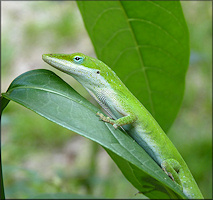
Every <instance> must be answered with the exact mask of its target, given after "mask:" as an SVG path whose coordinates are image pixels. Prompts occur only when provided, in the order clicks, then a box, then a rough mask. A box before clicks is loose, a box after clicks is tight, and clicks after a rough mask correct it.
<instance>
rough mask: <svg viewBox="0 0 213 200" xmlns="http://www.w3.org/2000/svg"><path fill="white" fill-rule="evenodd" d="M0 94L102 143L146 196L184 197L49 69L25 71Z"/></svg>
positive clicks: (127, 138) (126, 138)
mask: <svg viewBox="0 0 213 200" xmlns="http://www.w3.org/2000/svg"><path fill="white" fill-rule="evenodd" d="M2 96H3V97H4V98H7V99H9V100H12V101H15V102H17V103H19V104H21V105H23V106H25V107H27V108H29V109H30V110H32V111H34V112H36V113H38V114H39V115H41V116H43V117H45V118H47V119H49V120H50V121H53V122H55V123H57V124H59V125H60V126H63V127H65V128H67V129H69V130H72V131H75V132H76V133H78V134H80V135H82V136H84V137H87V138H89V139H91V140H93V141H95V142H97V143H99V144H100V145H102V146H103V147H104V148H105V149H106V150H107V151H108V152H109V154H110V156H111V157H112V158H113V159H114V160H115V162H116V164H117V165H118V166H120V165H121V163H120V162H122V163H123V164H125V165H126V166H122V170H124V168H125V167H126V168H127V169H129V171H125V173H124V175H125V176H126V177H128V180H129V181H130V182H131V183H132V184H133V185H135V187H136V188H137V189H138V190H139V191H140V192H142V193H146V195H147V196H148V197H152V198H153V197H155V198H161V197H162V198H165V197H167V198H172V197H173V196H176V197H177V196H180V197H181V198H185V195H184V194H183V193H182V191H180V190H179V187H178V186H177V185H176V183H174V182H173V181H172V180H171V179H170V178H169V177H168V176H167V175H166V174H165V173H164V172H163V170H162V169H161V168H160V167H159V166H158V165H157V164H156V162H154V160H153V159H152V158H151V157H150V156H149V155H148V154H147V153H146V152H145V151H144V150H143V148H141V147H140V146H139V145H138V144H137V143H136V142H135V141H134V140H133V139H132V138H131V137H130V136H129V135H127V134H125V133H124V132H122V131H120V130H118V129H117V130H115V129H114V128H113V126H112V125H110V124H108V123H104V122H102V121H100V120H99V117H98V116H96V113H97V112H98V111H99V112H100V110H99V109H98V108H96V107H95V106H94V105H92V104H91V103H90V102H88V101H87V100H86V99H84V98H83V97H82V96H80V95H79V94H78V93H77V92H76V91H75V90H73V89H72V88H71V86H69V85H68V84H67V83H66V82H64V81H63V80H62V79H61V78H59V77H58V76H57V75H56V74H54V73H53V72H51V71H48V70H43V69H40V70H32V71H29V72H26V73H24V74H22V75H20V76H19V77H17V78H16V79H15V80H14V81H13V82H12V83H11V85H10V87H9V89H8V91H7V92H6V93H4V94H2ZM133 175H134V176H133ZM131 176H133V177H131ZM136 180H137V183H136ZM173 191H174V192H173ZM175 193H176V194H175Z"/></svg>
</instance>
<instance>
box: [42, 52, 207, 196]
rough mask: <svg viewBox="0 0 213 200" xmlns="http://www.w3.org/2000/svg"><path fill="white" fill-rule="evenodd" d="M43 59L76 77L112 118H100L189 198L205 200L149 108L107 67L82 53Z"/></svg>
mask: <svg viewBox="0 0 213 200" xmlns="http://www.w3.org/2000/svg"><path fill="white" fill-rule="evenodd" d="M42 58H43V60H44V61H45V62H47V63H48V64H50V65H52V66H53V67H55V68H57V69H59V70H61V71H63V72H65V73H67V74H69V75H71V76H73V77H74V78H75V79H76V80H78V81H79V82H80V83H81V84H82V85H83V86H84V87H85V88H86V89H87V91H88V92H89V93H90V94H91V95H92V96H93V97H94V98H95V100H96V101H98V103H99V104H100V105H101V106H102V107H103V108H104V109H105V111H106V112H107V113H108V116H110V118H109V117H105V116H104V115H103V114H101V113H97V115H99V116H100V118H101V119H102V120H103V121H105V122H108V123H111V124H113V126H114V127H115V128H117V127H118V126H122V127H123V128H124V129H125V130H126V131H127V132H128V133H129V134H130V135H131V137H133V138H134V139H135V140H136V142H137V143H138V144H139V145H140V146H141V147H143V148H144V149H145V150H146V152H147V153H148V154H149V155H150V156H151V157H152V158H153V159H154V160H155V161H156V162H157V163H158V164H159V165H160V166H161V167H162V169H163V170H164V171H165V173H166V174H168V176H170V177H171V178H172V179H173V180H174V181H175V182H176V183H177V184H178V185H179V186H180V187H181V188H182V189H183V192H184V194H185V195H186V196H187V197H188V198H190V199H203V196H202V194H201V192H200V190H199V188H198V186H197V184H196V182H195V180H194V178H193V176H192V175H191V173H190V171H189V169H188V167H187V165H186V163H185V162H184V160H183V158H182V157H181V155H180V154H179V152H178V151H177V149H176V148H175V147H174V145H173V144H172V142H171V141H170V140H169V138H168V137H167V135H166V134H165V133H164V132H163V130H162V129H161V127H160V126H159V125H158V123H157V122H156V121H155V119H154V118H153V117H152V115H151V114H150V113H149V112H148V111H147V110H146V108H145V107H144V106H143V105H142V104H141V103H140V102H139V101H138V100H137V99H136V97H135V96H134V95H133V94H132V93H131V92H130V91H129V90H128V89H127V87H126V86H125V85H124V84H123V83H122V81H121V80H120V79H119V78H118V76H117V75H116V74H115V72H113V71H112V70H111V69H110V68H109V67H108V66H107V65H106V64H104V63H103V62H101V61H100V60H98V59H95V58H91V57H89V56H86V55H84V54H82V53H74V54H44V55H43V56H42Z"/></svg>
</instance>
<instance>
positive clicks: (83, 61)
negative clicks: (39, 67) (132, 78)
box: [42, 53, 120, 89]
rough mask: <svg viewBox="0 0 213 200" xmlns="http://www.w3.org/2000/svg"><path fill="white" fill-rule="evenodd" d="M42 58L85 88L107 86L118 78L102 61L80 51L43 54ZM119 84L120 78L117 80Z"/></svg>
mask: <svg viewBox="0 0 213 200" xmlns="http://www.w3.org/2000/svg"><path fill="white" fill-rule="evenodd" d="M42 59H43V60H44V61H45V62H47V63H48V64H50V65H51V66H53V67H55V68H57V69H59V70H60V71H63V72H65V73H67V74H69V75H71V76H73V77H74V78H75V79H76V80H78V81H79V82H80V83H81V84H82V85H83V86H84V87H85V88H86V89H87V88H88V89H89V88H91V87H95V86H97V87H107V86H108V84H110V83H111V82H113V83H114V84H116V83H115V81H116V80H117V79H118V78H117V76H116V74H115V72H114V71H112V70H111V69H110V68H109V67H108V66H107V65H106V64H104V63H103V62H102V61H100V60H98V59H96V58H92V57H90V56H86V55H84V54H82V53H73V54H43V55H42ZM119 84H120V80H119Z"/></svg>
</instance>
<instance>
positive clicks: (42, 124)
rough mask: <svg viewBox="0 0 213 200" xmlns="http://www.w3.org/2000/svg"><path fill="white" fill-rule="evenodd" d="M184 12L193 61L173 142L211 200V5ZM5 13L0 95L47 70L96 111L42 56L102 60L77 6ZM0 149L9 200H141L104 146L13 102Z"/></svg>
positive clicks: (17, 6) (9, 7)
mask: <svg viewBox="0 0 213 200" xmlns="http://www.w3.org/2000/svg"><path fill="white" fill-rule="evenodd" d="M181 4H182V6H183V11H184V15H185V18H186V21H187V24H188V27H189V32H190V40H191V58H190V66H189V70H188V73H187V77H186V90H185V96H184V100H183V104H182V107H181V110H180V112H179V114H178V117H177V119H176V121H175V123H174V124H173V126H172V128H171V129H170V131H169V133H168V136H169V137H170V138H171V140H172V141H173V143H174V144H175V146H176V147H177V148H178V150H179V151H180V153H181V154H182V156H183V158H184V159H185V161H186V162H187V164H188V166H189V168H190V169H191V171H192V174H193V175H194V177H195V179H196V181H197V183H198V185H199V186H200V189H201V191H202V192H203V194H204V196H205V198H212V134H211V132H212V84H211V83H212V57H211V56H212V2H210V1H189V2H188V1H182V2H181ZM1 11H2V26H1V28H2V34H1V50H2V51H1V66H2V67H1V92H5V91H6V90H7V88H8V86H9V84H10V83H11V81H12V80H13V79H14V78H16V77H17V76H18V75H20V74H22V73H24V72H26V71H29V70H32V69H38V68H46V69H50V70H52V71H54V72H55V73H57V74H58V75H59V76H60V77H62V78H63V79H64V80H65V81H67V82H68V83H70V84H71V85H72V86H73V88H74V89H76V90H77V91H78V92H79V93H80V94H81V95H83V96H84V97H86V98H88V99H89V100H90V101H92V102H93V103H94V101H93V100H92V98H91V97H90V96H89V95H88V93H87V92H86V91H85V90H84V89H83V87H82V86H81V85H80V84H79V83H78V82H76V81H75V80H74V79H72V78H71V77H70V76H68V75H66V74H63V73H62V72H59V71H57V70H55V69H53V68H51V67H50V66H49V65H47V64H45V63H44V62H43V61H42V59H41V55H42V54H43V53H72V52H82V53H85V54H87V55H90V56H95V53H94V50H93V46H92V44H91V42H90V39H89V37H88V35H87V32H86V30H85V28H84V25H83V22H82V19H81V16H80V13H79V11H78V8H77V5H76V2H74V1H60V2H59V1H52V2H50V1H43V2H39V1H38V2H37V1H34V2H33V1H32V2H30V1H29V2H27V1H16V2H15V1H9V2H7V1H3V2H1ZM1 145H2V146H1V147H2V149H1V153H2V163H3V177H4V185H5V193H6V198H35V197H42V194H54V193H55V194H61V193H63V194H64V197H66V196H65V194H67V193H69V194H79V195H92V196H96V197H104V198H132V197H136V198H139V196H137V195H136V196H135V194H136V193H137V190H136V189H135V188H134V187H133V186H131V184H130V183H129V182H128V181H127V180H126V179H125V178H124V176H123V175H122V173H121V172H120V171H119V169H118V168H117V166H116V165H115V164H114V163H113V161H112V160H111V159H110V157H109V156H108V154H107V153H106V152H105V151H104V150H103V149H102V148H101V147H100V146H98V145H96V144H95V143H94V142H92V141H90V140H88V139H86V138H83V137H81V136H79V135H77V134H75V133H72V132H71V131H69V130H66V129H65V128H62V127H59V126H58V125H56V124H54V123H52V122H49V121H48V120H46V119H44V118H42V117H40V116H38V115H37V114H35V113H33V112H31V111H29V110H28V109H26V108H24V107H22V106H20V105H18V104H16V103H13V102H10V104H9V106H8V107H7V108H6V109H5V111H4V114H3V116H2V119H1ZM43 197H44V196H43Z"/></svg>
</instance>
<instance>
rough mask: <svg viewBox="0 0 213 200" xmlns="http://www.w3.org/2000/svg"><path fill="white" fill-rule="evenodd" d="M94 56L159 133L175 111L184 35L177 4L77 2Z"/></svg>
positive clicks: (179, 93) (185, 60) (184, 53)
mask: <svg viewBox="0 0 213 200" xmlns="http://www.w3.org/2000/svg"><path fill="white" fill-rule="evenodd" d="M77 3H78V7H79V9H80V12H81V15H82V17H83V20H84V24H85V27H86V29H87V31H88V34H89V36H90V38H91V40H92V43H93V45H94V48H95V51H96V55H97V57H98V58H99V59H100V60H102V61H103V62H105V63H106V64H107V65H109V66H110V67H111V68H112V69H113V70H114V71H115V72H116V73H117V75H118V76H119V77H120V78H121V80H122V81H123V82H124V84H125V85H126V86H127V87H128V88H129V89H130V91H131V92H132V93H133V94H134V95H135V96H136V97H137V98H138V99H139V100H140V101H141V102H142V103H143V105H144V106H145V107H146V108H147V109H148V110H149V111H150V112H151V114H152V115H153V117H154V118H155V119H156V120H157V121H158V123H159V124H160V125H161V127H162V128H163V130H164V131H165V132H167V131H168V129H169V128H170V126H171V125H172V123H173V121H174V120H175V118H176V115H177V113H178V111H179V108H180V105H181V102H182V99H183V94H184V86H185V75H186V71H187V67H188V61H189V36H188V29H187V26H186V23H185V20H184V16H183V12H182V8H181V5H180V2H178V1H100V2H97V1H77Z"/></svg>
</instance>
